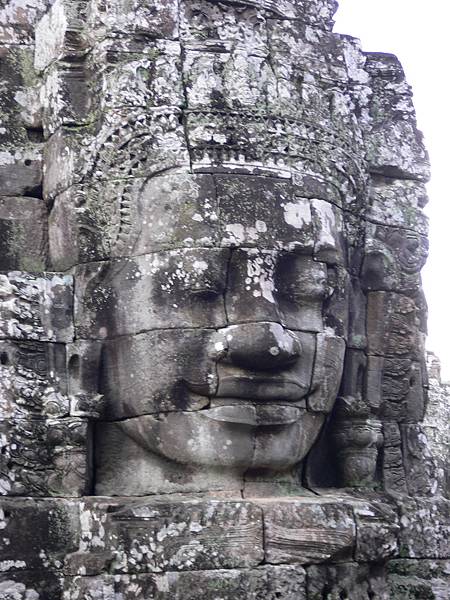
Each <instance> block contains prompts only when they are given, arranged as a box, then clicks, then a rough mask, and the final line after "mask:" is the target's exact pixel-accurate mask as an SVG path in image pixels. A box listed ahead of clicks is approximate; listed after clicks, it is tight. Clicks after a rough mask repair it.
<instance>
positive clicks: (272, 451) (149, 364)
mask: <svg viewBox="0 0 450 600" xmlns="http://www.w3.org/2000/svg"><path fill="white" fill-rule="evenodd" d="M138 211H139V214H140V218H134V219H133V221H134V222H136V223H139V228H140V230H139V231H137V232H135V233H134V234H133V235H130V239H133V243H132V244H130V252H131V253H132V254H133V255H134V257H133V258H118V259H115V260H111V261H109V262H102V263H94V264H92V263H91V264H89V265H85V266H82V267H79V270H78V282H79V284H78V289H77V294H78V313H77V325H78V330H79V332H80V333H81V335H83V336H86V337H97V338H99V339H102V340H104V341H103V359H102V373H101V392H102V393H104V394H105V397H106V402H107V417H108V419H110V420H112V421H118V422H119V427H120V429H121V430H122V431H123V432H125V433H126V434H127V435H128V436H130V437H131V438H132V439H133V440H134V441H135V442H137V443H138V445H139V446H140V447H141V448H144V449H145V450H146V451H148V452H149V453H152V454H156V455H159V456H163V457H165V458H168V459H170V460H171V461H175V462H177V463H184V464H189V465H208V466H211V467H232V468H238V469H244V470H246V469H251V468H258V469H260V468H265V469H271V470H285V469H288V468H289V467H292V466H293V465H295V464H296V463H298V462H299V461H300V460H302V459H303V457H304V456H305V455H306V453H307V452H308V451H309V449H310V448H311V446H312V444H313V443H314V441H315V439H316V437H317V435H318V432H319V430H320V428H321V426H322V424H323V422H324V419H325V415H326V414H327V413H328V412H329V411H330V410H331V408H332V407H333V404H334V401H335V398H336V395H337V391H338V387H339V383H340V378H341V373H342V363H343V357H344V351H345V341H344V338H345V334H346V332H345V327H346V326H345V322H346V320H345V312H346V309H345V306H344V307H343V306H342V303H340V304H339V303H338V304H339V309H338V310H336V308H333V306H334V301H335V299H336V297H337V295H338V294H339V293H340V294H341V295H342V289H340V290H339V291H338V290H336V289H335V287H336V286H338V285H339V286H340V287H341V288H342V286H343V285H344V288H343V289H345V281H346V277H345V274H346V271H345V262H346V258H345V250H344V242H343V236H342V228H343V217H342V214H341V210H340V209H339V208H337V207H336V206H335V205H333V204H331V203H328V202H326V201H324V200H309V199H306V198H304V197H301V196H300V195H298V193H297V192H296V188H295V187H294V186H293V185H292V184H291V183H290V182H285V181H283V180H280V179H271V178H266V177H253V176H248V175H247V176H238V175H216V176H214V177H213V176H211V175H197V176H193V175H188V174H182V173H175V174H171V175H167V176H160V177H156V178H153V179H151V180H149V181H147V182H146V183H145V184H144V185H142V187H141V188H140V190H139V206H138ZM342 282H344V284H343V283H342ZM343 296H344V300H345V293H344V294H343ZM344 304H345V302H344ZM340 315H342V319H341V320H340V319H339V316H340ZM331 325H333V327H334V328H332V327H331Z"/></svg>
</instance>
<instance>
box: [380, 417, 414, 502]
mask: <svg viewBox="0 0 450 600" xmlns="http://www.w3.org/2000/svg"><path fill="white" fill-rule="evenodd" d="M383 439H384V445H383V463H382V481H383V488H384V490H385V491H386V492H388V493H392V494H404V495H407V494H408V488H407V484H406V473H405V466H404V463H403V454H402V447H401V446H402V438H401V433H400V427H399V425H398V423H392V422H391V423H389V422H385V423H383Z"/></svg>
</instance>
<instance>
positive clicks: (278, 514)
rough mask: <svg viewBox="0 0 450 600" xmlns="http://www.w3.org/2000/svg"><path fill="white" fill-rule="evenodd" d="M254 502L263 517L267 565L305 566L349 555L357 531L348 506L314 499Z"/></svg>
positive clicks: (351, 551) (340, 558)
mask: <svg viewBox="0 0 450 600" xmlns="http://www.w3.org/2000/svg"><path fill="white" fill-rule="evenodd" d="M257 502H258V504H259V506H261V507H262V509H263V514H264V531H265V559H266V561H267V562H269V563H272V564H283V563H299V564H305V563H306V564H307V563H313V562H323V561H325V560H331V559H332V560H342V559H344V558H347V557H349V556H351V555H352V553H353V549H354V544H355V537H356V531H355V522H354V517H353V512H352V510H351V508H350V507H349V506H345V505H343V504H342V503H341V502H339V501H338V502H333V500H319V499H317V498H314V499H313V500H311V499H309V498H304V499H303V498H302V499H295V500H294V499H289V500H287V501H283V500H281V501H280V499H279V498H277V499H276V501H275V499H274V500H267V501H264V500H260V501H257Z"/></svg>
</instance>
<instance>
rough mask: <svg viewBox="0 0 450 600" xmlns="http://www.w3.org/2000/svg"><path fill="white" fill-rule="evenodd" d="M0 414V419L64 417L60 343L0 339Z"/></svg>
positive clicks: (63, 367)
mask: <svg viewBox="0 0 450 600" xmlns="http://www.w3.org/2000/svg"><path fill="white" fill-rule="evenodd" d="M0 371H1V378H0V414H1V417H2V418H3V419H22V418H25V419H28V418H30V419H39V418H58V417H65V416H68V411H69V398H68V396H67V370H66V352H65V348H64V345H63V344H53V343H45V342H29V341H11V340H5V341H0Z"/></svg>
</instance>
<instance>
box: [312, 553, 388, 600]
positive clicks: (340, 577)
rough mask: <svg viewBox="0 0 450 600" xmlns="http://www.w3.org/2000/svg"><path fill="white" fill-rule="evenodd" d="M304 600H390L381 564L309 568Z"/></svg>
mask: <svg viewBox="0 0 450 600" xmlns="http://www.w3.org/2000/svg"><path fill="white" fill-rule="evenodd" d="M306 580H307V595H306V597H307V600H321V599H322V598H349V599H350V598H351V599H352V600H353V598H354V599H355V600H356V599H358V600H371V599H372V598H376V600H392V597H391V595H390V590H389V588H388V585H387V583H386V572H385V569H384V567H383V565H382V564H380V565H376V564H375V565H367V564H362V565H360V564H358V563H352V562H348V563H343V564H338V565H312V566H310V567H307V569H306Z"/></svg>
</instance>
